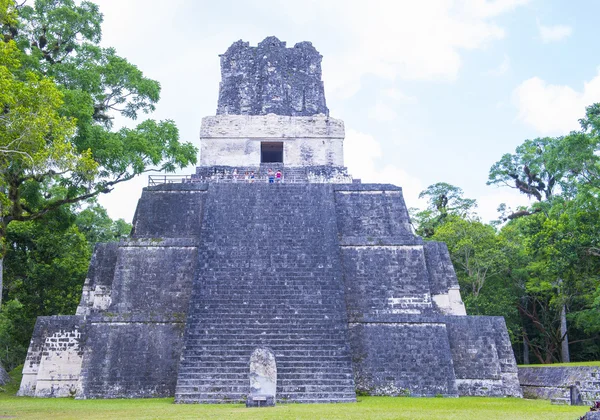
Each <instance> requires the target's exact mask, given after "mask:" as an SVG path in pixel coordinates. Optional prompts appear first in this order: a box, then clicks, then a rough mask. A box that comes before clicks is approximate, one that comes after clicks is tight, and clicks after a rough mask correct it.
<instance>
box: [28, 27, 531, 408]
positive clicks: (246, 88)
mask: <svg viewBox="0 0 600 420" xmlns="http://www.w3.org/2000/svg"><path fill="white" fill-rule="evenodd" d="M321 58H322V57H321V55H320V54H319V53H318V52H317V51H316V50H315V48H314V47H313V46H312V44H310V43H308V42H302V43H299V44H296V45H295V46H294V47H293V48H287V47H286V44H285V43H284V42H281V41H279V40H278V39H277V38H274V37H270V38H266V39H265V40H264V41H262V42H261V43H260V44H258V46H257V47H252V46H249V45H248V43H245V42H242V41H238V42H236V43H234V44H233V45H231V47H230V48H229V49H228V50H227V51H226V52H225V54H223V55H221V74H222V81H221V84H220V89H219V101H218V107H217V115H216V116H210V117H206V118H204V119H203V120H202V126H201V131H200V141H201V143H200V144H201V157H200V166H199V167H198V168H197V171H196V173H195V174H194V175H192V176H191V177H185V178H184V179H181V178H180V179H179V180H178V182H165V183H162V184H156V185H151V186H149V187H147V188H145V189H144V191H143V193H142V197H141V199H140V200H139V202H138V205H137V210H136V213H135V218H134V222H133V224H134V230H133V232H132V234H131V237H130V238H128V239H126V240H122V241H121V242H120V243H107V244H99V245H97V247H96V249H95V252H94V255H93V257H92V261H91V265H90V269H89V273H88V276H87V279H86V281H85V285H84V288H83V294H82V297H81V303H80V305H79V307H78V308H77V313H76V315H69V316H63V315H61V316H51V317H40V318H38V320H37V324H36V326H35V331H34V334H33V337H32V339H31V344H30V347H29V353H28V356H27V360H26V363H25V367H24V370H23V373H24V376H23V381H22V383H21V388H20V391H19V392H20V395H31V396H38V397H61V396H70V395H74V396H75V397H76V398H82V399H85V398H133V397H168V396H171V397H173V396H174V397H175V401H176V402H178V403H223V402H244V401H247V400H248V399H249V397H251V396H252V393H255V394H260V393H261V392H262V393H264V394H268V395H267V396H266V398H265V399H263V400H266V401H273V400H276V401H277V402H279V403H281V402H352V401H355V400H356V395H357V392H358V393H361V394H371V395H411V396H435V395H442V396H448V397H456V396H461V395H481V396H521V390H520V388H519V382H518V377H517V367H516V364H515V359H514V355H513V353H512V348H511V344H510V341H509V337H508V333H507V330H506V326H505V323H504V319H503V318H501V317H484V316H467V315H466V313H465V308H464V305H463V303H462V301H461V297H460V292H459V287H458V282H457V278H456V275H455V272H454V270H453V267H452V264H451V262H450V258H449V254H448V250H447V248H446V246H445V245H444V244H443V243H438V242H424V241H423V240H422V239H421V238H420V237H418V236H415V234H414V233H413V231H412V229H411V225H410V220H409V215H408V212H407V208H406V205H405V203H404V199H403V196H402V188H400V187H397V186H394V185H390V184H366V183H361V182H360V181H359V180H353V179H352V177H351V176H350V175H349V174H348V172H347V170H346V168H345V167H344V161H343V142H344V124H343V122H342V121H341V120H337V119H334V118H330V117H329V111H328V108H327V106H326V102H325V95H324V90H323V82H322V81H321ZM268 169H272V170H273V171H277V170H281V171H282V173H283V177H282V180H281V181H280V182H274V183H269V182H268V180H267V175H266V171H268ZM252 172H253V173H254V175H253V176H252ZM251 390H252V391H251ZM261 390H262V391H261ZM265 390H266V391H265ZM256 400H257V401H259V402H260V400H261V399H260V398H257V399H256Z"/></svg>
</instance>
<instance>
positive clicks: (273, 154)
mask: <svg viewBox="0 0 600 420" xmlns="http://www.w3.org/2000/svg"><path fill="white" fill-rule="evenodd" d="M260 162H261V163H283V142H262V143H261V144H260Z"/></svg>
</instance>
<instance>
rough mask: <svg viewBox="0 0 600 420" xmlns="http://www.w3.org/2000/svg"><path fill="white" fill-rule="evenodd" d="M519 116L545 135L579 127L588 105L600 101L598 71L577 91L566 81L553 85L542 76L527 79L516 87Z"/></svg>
mask: <svg viewBox="0 0 600 420" xmlns="http://www.w3.org/2000/svg"><path fill="white" fill-rule="evenodd" d="M513 101H514V103H515V105H516V107H517V109H518V110H519V115H518V118H519V119H520V120H521V121H523V122H524V123H526V124H528V125H530V126H532V127H533V128H535V129H536V130H537V131H539V132H540V134H543V135H560V134H567V133H568V132H569V131H571V130H577V129H578V128H579V122H578V121H579V119H580V118H582V117H583V116H584V115H585V107H586V106H588V105H591V104H593V103H595V102H598V101H600V69H599V70H598V74H597V75H596V76H595V77H594V78H593V79H592V80H590V81H589V82H585V83H584V85H583V91H581V92H578V91H576V90H574V89H573V88H571V87H570V86H566V85H552V84H549V83H547V82H545V81H544V80H542V79H540V78H539V77H532V78H531V79H528V80H525V81H524V82H523V83H521V84H520V85H519V86H517V88H516V89H515V90H514V91H513Z"/></svg>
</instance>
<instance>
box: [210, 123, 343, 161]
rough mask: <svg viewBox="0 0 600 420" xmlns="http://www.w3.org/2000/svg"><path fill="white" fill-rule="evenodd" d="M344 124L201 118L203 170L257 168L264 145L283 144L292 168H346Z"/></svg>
mask: <svg viewBox="0 0 600 420" xmlns="http://www.w3.org/2000/svg"><path fill="white" fill-rule="evenodd" d="M344 135H345V134H344V123H343V122H342V121H341V120H337V119H334V118H329V117H326V116H324V115H315V116H312V117H288V116H280V115H274V114H270V115H217V116H214V117H205V118H203V119H202V127H201V129H200V140H201V144H200V167H209V166H233V167H257V166H259V165H260V163H261V143H262V142H277V143H283V163H284V164H285V165H286V166H289V167H306V166H338V167H343V166H344V153H343V144H344Z"/></svg>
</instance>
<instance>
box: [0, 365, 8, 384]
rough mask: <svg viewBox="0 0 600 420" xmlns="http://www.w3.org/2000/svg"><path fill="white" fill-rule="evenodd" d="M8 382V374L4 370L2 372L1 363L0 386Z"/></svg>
mask: <svg viewBox="0 0 600 420" xmlns="http://www.w3.org/2000/svg"><path fill="white" fill-rule="evenodd" d="M9 382H10V376H8V373H6V370H4V366H2V363H0V386H2V385H6V384H7V383H9Z"/></svg>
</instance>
